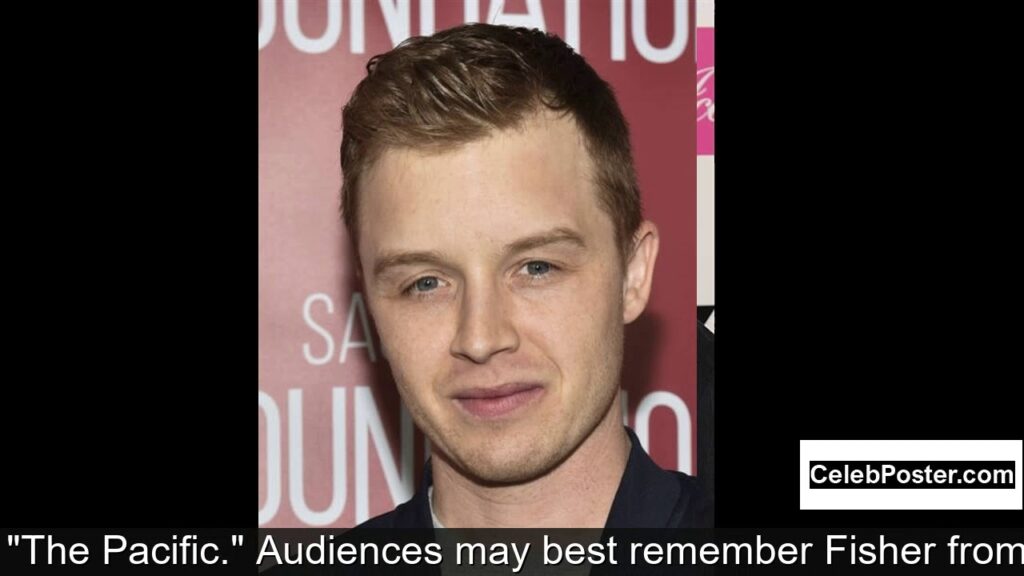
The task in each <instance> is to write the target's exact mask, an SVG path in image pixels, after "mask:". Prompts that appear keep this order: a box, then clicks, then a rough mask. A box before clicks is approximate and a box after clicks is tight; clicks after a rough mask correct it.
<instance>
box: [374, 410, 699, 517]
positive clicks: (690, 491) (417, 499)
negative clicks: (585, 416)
mask: <svg viewBox="0 0 1024 576" xmlns="http://www.w3.org/2000/svg"><path fill="white" fill-rule="evenodd" d="M626 433H627V434H629V439H630V440H631V441H632V447H631V448H630V451H629V459H628V460H627V462H626V470H625V471H624V472H623V474H622V480H621V481H620V482H619V488H618V490H617V491H616V492H615V499H614V500H612V508H611V511H610V512H609V513H608V520H607V522H606V523H605V528H703V527H707V526H709V523H710V518H709V507H708V502H707V500H706V499H705V498H704V495H703V491H702V489H701V488H700V486H699V485H698V483H697V481H696V479H695V478H694V477H692V476H690V475H688V474H684V473H682V472H676V471H669V470H663V469H662V468H661V467H660V466H658V465H657V464H655V462H654V460H652V459H651V457H650V456H648V455H647V452H645V451H644V449H643V447H642V446H641V445H640V440H639V439H638V438H637V436H636V434H635V433H634V432H633V430H631V429H630V428H628V427H627V428H626ZM595 465H600V464H597V463H595ZM432 482H433V479H432V477H431V471H430V462H427V464H426V466H425V469H424V475H423V481H422V482H421V483H420V487H419V489H418V490H417V491H416V494H415V495H413V497H412V499H411V500H409V501H408V502H406V503H404V504H401V505H399V506H398V507H397V508H395V509H394V510H392V511H391V512H388V513H386V514H382V515H380V516H377V517H375V518H371V519H370V520H367V521H366V522H364V523H362V524H360V525H359V526H358V528H433V527H434V523H433V520H432V518H431V515H430V500H429V497H428V489H429V488H430V486H431V484H432Z"/></svg>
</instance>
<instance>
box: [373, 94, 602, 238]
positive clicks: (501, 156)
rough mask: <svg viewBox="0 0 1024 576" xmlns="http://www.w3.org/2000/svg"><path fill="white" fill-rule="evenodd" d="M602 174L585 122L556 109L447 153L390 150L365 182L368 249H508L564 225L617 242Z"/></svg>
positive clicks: (444, 151)
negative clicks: (602, 200) (583, 130)
mask: <svg viewBox="0 0 1024 576" xmlns="http://www.w3.org/2000/svg"><path fill="white" fill-rule="evenodd" d="M593 173H594V170H593V167H592V163H591V160H590V155H589V154H588V152H587V150H586V147H585V144H584V140H583V137H582V135H581V134H580V131H579V129H578V128H577V127H576V124H575V122H574V121H573V120H572V119H571V118H569V117H564V116H561V117H560V116H555V115H553V114H549V113H545V114H538V115H536V116H534V117H532V118H530V119H528V120H527V121H525V122H524V123H523V124H522V125H521V126H519V127H517V128H514V129H510V130H505V131H501V132H494V133H492V134H491V135H489V136H488V137H486V138H484V139H481V140H476V141H473V142H470V143H467V144H463V145H460V146H457V147H454V148H452V149H448V150H443V151H440V152H438V151H425V150H415V149H390V150H387V151H385V152H383V153H382V155H381V156H380V157H379V159H378V160H377V162H376V163H375V164H374V165H373V166H372V167H371V168H370V170H369V171H368V172H367V174H366V178H365V179H364V180H363V184H362V186H361V190H360V195H361V205H362V206H361V209H360V218H361V223H360V226H359V229H360V246H361V251H363V250H362V247H365V248H366V251H388V250H404V249H445V250H451V249H453V248H454V247H455V246H463V247H465V246H478V247H484V246H488V245H494V246H498V245H502V244H504V243H507V242H511V241H514V240H516V239H517V238H520V237H522V236H524V235H529V234H535V233H539V232H543V231H546V230H550V229H551V228H554V227H567V228H571V229H574V230H577V231H578V232H579V233H580V234H581V235H584V236H585V237H586V236H591V237H592V238H588V243H590V242H589V241H590V240H601V238H594V237H597V236H605V235H607V236H609V238H608V239H607V240H608V242H613V240H612V238H611V236H612V235H613V233H614V232H613V227H612V226H611V221H610V219H608V217H607V216H606V215H605V213H604V212H603V210H601V208H600V204H599V200H598V195H597V186H596V184H595V182H594V177H593ZM371 254H372V252H370V253H368V254H364V256H370V255H371Z"/></svg>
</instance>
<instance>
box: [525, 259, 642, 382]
mask: <svg viewBox="0 0 1024 576" xmlns="http://www.w3.org/2000/svg"><path fill="white" fill-rule="evenodd" d="M599 272H600V273H595V274H589V275H586V276H582V277H580V278H579V279H578V281H574V282H571V283H568V284H567V286H566V287H565V289H564V290H559V291H558V292H557V293H556V294H551V296H552V297H551V298H546V299H541V300H537V301H534V302H531V303H530V304H529V305H527V306H525V307H524V308H525V309H524V310H523V312H524V313H523V314H521V315H520V326H521V327H522V328H523V332H525V334H526V335H527V337H528V338H529V339H531V340H534V341H536V342H537V343H538V345H539V346H540V347H541V349H543V350H544V351H545V353H546V354H547V355H548V356H550V357H551V358H552V360H553V361H554V362H555V363H556V364H558V365H559V366H560V369H561V370H563V371H572V372H573V373H579V372H580V371H582V372H585V373H590V372H593V371H595V370H598V369H601V368H603V366H604V365H605V364H607V363H608V362H610V361H611V362H614V361H615V357H616V356H615V355H614V347H615V346H621V332H622V298H621V296H622V294H621V285H620V280H618V279H617V278H616V277H615V274H614V271H611V270H600V271H599ZM610 354H611V356H610V357H609V355H610ZM563 376H565V377H572V376H571V375H570V374H568V373H566V374H563Z"/></svg>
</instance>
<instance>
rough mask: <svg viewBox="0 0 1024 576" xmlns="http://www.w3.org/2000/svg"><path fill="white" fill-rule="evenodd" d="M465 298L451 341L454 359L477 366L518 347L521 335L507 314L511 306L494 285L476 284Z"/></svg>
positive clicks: (468, 289)
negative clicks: (457, 358)
mask: <svg viewBox="0 0 1024 576" xmlns="http://www.w3.org/2000/svg"><path fill="white" fill-rule="evenodd" d="M470 284H471V283H467V284H466V289H465V291H464V293H463V295H462V303H461V306H460V309H459V326H458V331H457V332H456V334H455V338H454V339H453V340H452V346H451V353H452V355H453V356H456V357H460V358H464V359H466V360H469V361H471V362H473V363H475V364H483V363H485V362H487V361H488V360H489V359H490V358H491V357H492V356H494V355H495V354H499V353H501V352H514V351H515V350H516V349H518V348H519V334H518V333H517V332H516V329H515V325H514V323H513V322H512V319H511V318H510V316H509V314H508V308H509V307H510V303H509V302H507V298H506V296H507V295H506V294H505V293H504V292H503V291H502V290H501V288H500V287H498V286H496V285H495V283H494V282H477V283H475V284H474V285H472V286H470Z"/></svg>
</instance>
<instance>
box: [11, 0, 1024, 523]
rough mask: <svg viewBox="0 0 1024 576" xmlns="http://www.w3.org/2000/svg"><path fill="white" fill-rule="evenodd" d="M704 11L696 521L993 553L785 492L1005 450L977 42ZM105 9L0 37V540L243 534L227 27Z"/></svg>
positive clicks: (982, 27)
mask: <svg viewBox="0 0 1024 576" xmlns="http://www.w3.org/2000/svg"><path fill="white" fill-rule="evenodd" d="M721 4H722V5H720V6H718V10H717V14H716V37H717V38H716V53H717V54H716V58H717V59H718V62H717V63H716V68H717V69H716V100H717V101H716V107H717V117H716V130H717V131H718V133H717V135H716V147H717V150H716V215H717V222H716V230H717V234H718V236H717V239H716V250H717V254H716V270H717V276H718V277H717V279H716V286H717V290H718V291H717V294H716V314H715V316H716V340H717V342H716V355H717V358H716V364H717V366H716V372H717V384H716V386H717V399H716V402H717V413H716V418H717V452H716V460H717V469H716V476H717V488H716V493H717V512H718V524H719V525H720V526H729V527H784V526H790V527H795V526H803V527H828V526H839V525H842V526H874V527H885V526H894V527H895V526H904V527H914V526H944V527H968V526H972V527H999V526H1021V525H1022V524H1024V523H1022V522H1021V513H1020V512H1004V511H956V512H951V511H934V512H906V511H893V512H838V511H837V512H820V511H816V512H802V511H800V510H799V509H798V508H799V492H798V483H797V478H798V470H797V461H798V450H799V444H798V441H799V440H800V439H844V438H851V439H898V438H909V439H932V438H934V439H1014V438H1017V439H1019V438H1021V436H1022V435H1024V434H1022V430H1024V426H1022V425H1021V417H1020V415H1019V408H1018V402H1016V401H1014V399H1015V398H1016V392H1017V388H1018V387H1019V385H1020V384H1019V382H1020V368H1019V362H1018V361H1017V358H1018V354H1017V348H1018V342H1019V337H1018V336H1017V334H1018V333H1019V329H1020V324H1019V318H1018V316H1017V314H1016V312H1017V307H1018V305H1017V299H1018V297H1019V292H1018V291H1016V290H1015V289H1014V287H1013V286H1011V284H1010V282H1011V279H1012V278H1014V277H1015V275H1016V274H1015V273H1016V268H1017V267H1018V266H1019V264H1018V260H1019V255H1018V252H1019V244H1020V241H1019V234H1018V233H1016V232H1015V231H1016V230H1018V229H1019V226H1018V225H1017V223H1016V222H1015V221H1014V220H1016V217H1015V213H1014V212H1013V211H1012V210H1011V209H1010V206H1011V205H1012V202H1013V200H1014V197H1015V196H1016V195H1019V188H1020V185H1019V177H1018V176H1017V175H1016V173H1015V170H1016V167H1017V166H1018V164H1019V163H1018V162H1017V160H1016V156H1017V155H1018V154H1019V148H1020V147H1019V144H1018V143H1017V136H1016V134H1017V131H1016V124H1015V122H1017V119H1018V117H1019V113H1018V112H1017V107H1016V104H1015V102H1016V94H1014V93H1012V92H1011V91H1010V88H1009V87H1010V86H1011V85H1012V84H1013V83H1014V82H1013V76H1014V73H1011V72H1012V70H1014V69H1015V68H1003V67H1001V65H1000V64H999V62H998V61H997V60H998V59H999V58H1000V57H1008V56H1009V52H1008V51H1005V50H1004V48H1003V47H1002V46H1001V45H1000V42H1001V40H1000V38H1003V37H1004V36H1003V35H1001V34H1000V33H999V32H998V31H996V30H994V28H995V27H996V26H997V25H998V22H999V21H1000V20H1004V18H1000V17H999V16H998V15H993V14H989V13H986V14H985V15H980V14H979V15H974V16H977V17H968V16H969V15H965V14H963V13H961V12H956V11H951V10H952V9H951V8H950V7H945V6H943V7H938V6H935V7H931V6H929V7H927V8H928V10H923V9H915V10H908V12H906V13H904V14H898V13H897V12H896V11H895V8H894V7H892V6H886V7H885V8H884V9H883V8H882V7H881V6H879V5H876V4H872V3H861V4H852V5H851V4H839V5H835V6H830V7H828V8H826V7H825V6H824V5H822V4H821V3H812V4H809V5H796V4H792V3H775V2H772V3H768V2H755V3H734V2H722V3H721ZM740 4H741V5H740ZM250 9H251V7H250ZM130 10H131V13H127V12H126V9H125V7H122V6H120V5H110V6H105V5H103V4H102V3H99V4H97V3H86V4H83V5H80V6H79V5H76V6H71V5H70V4H63V5H61V6H59V7H55V8H49V9H48V11H47V13H45V14H23V15H18V14H15V13H14V12H10V14H9V18H10V19H11V20H10V21H11V22H12V27H13V28H16V29H23V30H22V31H23V33H24V35H23V36H14V35H12V36H8V37H7V38H6V39H5V42H8V43H10V44H11V46H10V49H9V50H8V54H9V58H8V68H9V69H8V76H9V78H8V81H7V82H6V84H7V89H6V92H7V93H8V96H9V97H10V103H9V104H8V106H7V112H8V115H7V116H8V131H7V136H8V139H7V150H8V152H7V159H8V162H6V163H5V164H6V165H7V166H8V170H9V171H10V172H9V175H8V187H7V190H6V194H5V195H4V196H5V199H6V200H7V202H6V206H5V210H4V215H5V218H4V220H5V223H6V226H5V227H4V234H5V236H6V237H7V241H6V243H5V244H6V248H7V250H6V252H7V254H8V259H7V266H6V271H7V274H5V277H6V282H5V283H6V285H7V290H6V292H7V293H8V296H7V298H5V301H6V304H7V314H6V317H7V319H8V324H7V327H8V330H7V336H8V337H7V338H6V349H7V353H6V354H5V359H6V360H7V364H8V365H7V366H6V369H5V372H6V374H7V378H5V391H6V394H5V396H4V408H5V410H4V418H3V425H4V431H3V438H4V439H5V450H4V460H5V462H4V466H3V469H4V478H5V483H4V484H5V492H6V493H7V500H8V504H7V505H5V510H4V514H3V516H4V523H5V524H7V525H8V526H13V527H40V528H42V527H158V528H160V527H179V528H188V527H234V526H248V527H252V526H255V523H256V504H257V483H256V482H255V479H254V473H255V471H256V465H255V464H256V456H257V455H256V449H255V448H256V439H255V434H254V433H253V432H254V428H255V425H256V421H257V417H256V410H255V409H254V408H255V406H254V404H255V402H254V400H253V399H252V392H253V390H254V389H256V387H257V381H258V373H257V362H256V357H255V356H256V344H257V286H256V284H257V282H256V279H257V277H256V273H257V264H258V262H257V250H256V240H257V225H256V223H257V202H256V197H255V196H256V195H255V189H256V186H257V184H258V182H257V169H256V163H255V161H254V160H253V158H252V152H253V149H254V148H256V138H257V136H258V130H257V125H256V122H254V121H253V119H252V116H253V113H254V112H256V111H257V100H256V97H255V95H254V94H253V93H252V92H253V87H255V85H256V54H255V50H254V49H253V48H252V39H251V35H252V30H251V27H250V25H246V26H242V25H241V24H240V23H239V20H245V19H247V18H249V17H252V16H249V17H243V15H242V14H241V13H240V11H239V8H238V7H237V6H233V5H229V4H223V5H220V4H216V3H215V4H204V5H203V6H202V7H201V8H200V7H199V6H198V5H196V6H191V5H181V6H178V5H173V6H172V5H170V4H159V5H146V6H142V5H134V4H133V5H132V6H131V8H130ZM826 10H827V11H826ZM932 11H934V12H932ZM126 16H127V17H126ZM939 16H942V17H943V19H941V20H940V19H939ZM982 16H984V17H983V18H982ZM40 22H44V23H45V28H46V34H45V36H46V38H49V39H51V40H52V41H51V40H44V39H43V38H42V36H40V33H38V26H40V25H41V24H39V23H40ZM250 22H251V21H250ZM18 23H20V24H18ZM32 30H36V32H32ZM972 33H973V34H974V35H975V36H973V37H971V36H968V35H969V34H972Z"/></svg>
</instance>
